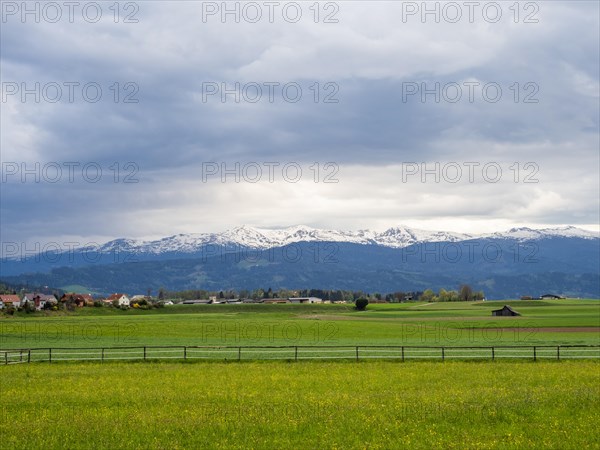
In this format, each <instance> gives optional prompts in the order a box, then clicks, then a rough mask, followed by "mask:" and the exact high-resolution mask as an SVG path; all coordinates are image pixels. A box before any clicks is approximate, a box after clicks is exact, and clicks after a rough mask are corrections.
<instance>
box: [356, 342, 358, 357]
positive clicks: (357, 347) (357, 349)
mask: <svg viewBox="0 0 600 450" xmlns="http://www.w3.org/2000/svg"><path fill="white" fill-rule="evenodd" d="M356 360H357V361H358V345H357V346H356Z"/></svg>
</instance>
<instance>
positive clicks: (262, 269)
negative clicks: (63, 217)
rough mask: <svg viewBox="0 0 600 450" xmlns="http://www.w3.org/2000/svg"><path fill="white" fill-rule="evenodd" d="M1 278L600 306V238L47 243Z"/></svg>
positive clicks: (401, 234)
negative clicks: (469, 293)
mask: <svg viewBox="0 0 600 450" xmlns="http://www.w3.org/2000/svg"><path fill="white" fill-rule="evenodd" d="M3 245H4V248H3V258H2V270H1V272H2V273H1V278H2V280H3V281H6V282H9V283H16V284H26V285H29V286H52V287H56V288H63V287H66V286H82V287H85V288H86V289H88V290H90V291H91V292H97V293H100V294H105V293H110V292H128V293H132V294H133V293H145V292H147V290H148V289H150V290H153V291H155V290H157V289H159V288H160V287H163V288H166V289H169V290H183V289H206V290H228V289H235V290H239V289H256V288H267V287H271V288H273V289H278V288H286V289H306V288H318V289H343V290H362V291H365V292H380V293H386V292H395V291H420V290H424V289H427V288H431V289H434V290H437V289H440V288H444V289H456V288H457V287H458V285H460V284H465V283H466V284H470V285H471V286H472V287H473V288H474V289H476V290H483V291H484V292H485V294H486V296H487V297H488V298H514V297H519V296H524V295H532V296H537V295H541V294H544V293H548V292H551V293H555V294H559V295H566V296H570V297H594V298H598V297H600V234H599V233H596V232H592V231H587V230H583V229H580V228H576V227H572V226H568V227H559V228H545V229H531V228H513V229H510V230H508V231H505V232H495V233H491V234H482V235H475V234H464V233H455V232H447V231H427V230H421V229H415V228H409V227H405V226H398V227H393V228H389V229H387V230H385V231H383V232H377V231H372V230H358V231H340V230H324V229H317V228H311V227H307V226H293V227H288V228H283V229H264V228H255V227H250V226H240V227H236V228H233V229H231V230H227V231H224V232H222V233H192V234H177V235H174V236H169V237H165V238H162V239H158V240H136V239H125V238H122V239H115V240H111V241H109V242H106V243H104V244H95V243H94V244H87V245H81V246H71V247H69V248H68V249H66V248H62V247H61V246H60V245H56V244H55V245H52V244H45V245H44V246H41V245H40V246H38V247H37V248H36V250H37V251H36V252H32V251H31V250H29V251H28V253H27V254H25V255H24V254H23V252H22V249H21V248H20V246H19V245H18V244H17V243H7V242H5V243H4V244H3Z"/></svg>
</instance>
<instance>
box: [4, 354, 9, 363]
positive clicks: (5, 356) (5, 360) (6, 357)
mask: <svg viewBox="0 0 600 450" xmlns="http://www.w3.org/2000/svg"><path fill="white" fill-rule="evenodd" d="M4 364H5V365H7V366H8V352H4Z"/></svg>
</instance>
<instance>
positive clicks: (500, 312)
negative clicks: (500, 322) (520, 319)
mask: <svg viewBox="0 0 600 450" xmlns="http://www.w3.org/2000/svg"><path fill="white" fill-rule="evenodd" d="M520 315H521V314H519V313H518V312H517V311H515V310H514V309H512V308H511V307H510V306H508V305H504V307H503V308H502V309H495V310H493V311H492V316H520Z"/></svg>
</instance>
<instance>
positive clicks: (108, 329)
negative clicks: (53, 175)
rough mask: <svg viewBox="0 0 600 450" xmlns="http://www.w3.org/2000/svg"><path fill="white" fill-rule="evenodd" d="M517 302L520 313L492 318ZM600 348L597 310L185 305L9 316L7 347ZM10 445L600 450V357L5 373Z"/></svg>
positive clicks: (89, 366)
mask: <svg viewBox="0 0 600 450" xmlns="http://www.w3.org/2000/svg"><path fill="white" fill-rule="evenodd" d="M505 304H510V305H512V306H513V307H514V308H515V309H516V310H517V311H519V312H520V313H521V316H518V317H493V316H492V315H491V311H492V310H493V309H498V308H501V307H502V306H503V305H505ZM569 344H571V345H576V344H585V345H598V344H600V302H599V301H597V300H553V301H531V302H529V301H503V302H475V303H433V304H425V303H404V304H376V305H369V306H368V308H367V311H364V312H358V311H355V310H354V309H353V308H352V306H351V305H175V306H172V307H166V308H162V309H156V310H149V311H139V310H134V309H131V310H128V311H121V310H116V309H110V308H82V309H80V310H77V311H74V312H54V313H49V312H36V313H31V314H26V313H17V314H15V315H14V316H1V318H0V347H2V348H4V349H7V348H36V347H38V348H42V347H113V346H144V345H147V346H152V345H156V346H159V345H182V346H183V345H189V346H192V345H217V346H218V345H227V346H235V345H239V346H244V345H284V346H285V345H290V346H296V345H298V346H319V345H331V346H335V345H407V346H410V345H415V346H419V345H424V346H427V345H429V346H452V345H457V346H458V345H463V346H469V345H472V346H490V345H569ZM0 404H1V405H2V408H1V412H2V419H1V420H0V447H1V448H2V449H13V448H15V449H38V448H39V449H53V448H70V449H79V448H81V449H87V448H96V449H138V448H139V449H142V448H143V449H183V448H236V449H274V448H276V449H283V448H294V449H299V448H301V449H355V448H356V449H365V448H369V449H391V448H411V449H412V448H416V449H433V448H457V449H465V448H466V449H488V448H494V449H529V448H548V449H600V428H599V427H598V426H597V424H598V423H600V360H599V359H595V360H586V359H578V360H560V361H557V360H550V359H545V360H538V361H532V359H531V358H524V359H519V360H510V359H503V360H495V361H491V360H490V359H489V358H488V359H487V360H485V361H484V360H479V361H458V360H452V361H449V360H446V361H444V362H442V361H441V360H437V361H431V360H429V361H426V360H421V361H417V360H412V361H406V362H401V361H399V360H395V361H390V360H361V361H359V362H356V361H352V360H345V361H323V360H320V361H310V360H300V361H296V362H294V361H285V360H281V361H248V360H246V361H241V362H216V361H202V362H201V361H199V360H193V361H190V360H187V361H183V360H181V359H173V360H170V361H165V360H161V361H156V360H154V361H130V362H115V361H110V362H108V361H107V362H104V363H98V362H72V361H69V362H64V361H63V362H58V363H54V362H53V363H52V364H48V363H47V362H35V363H31V364H14V365H8V366H6V365H2V366H0Z"/></svg>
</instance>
